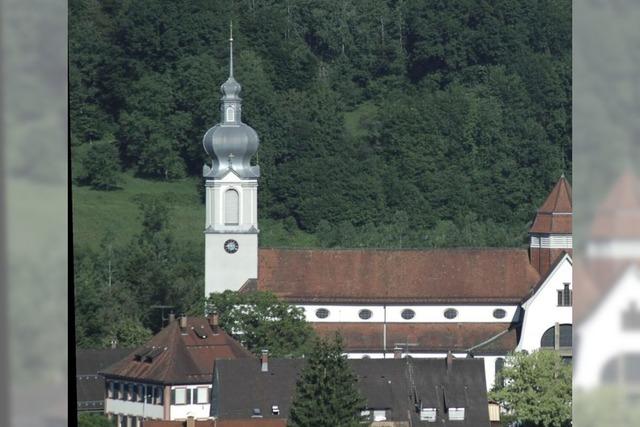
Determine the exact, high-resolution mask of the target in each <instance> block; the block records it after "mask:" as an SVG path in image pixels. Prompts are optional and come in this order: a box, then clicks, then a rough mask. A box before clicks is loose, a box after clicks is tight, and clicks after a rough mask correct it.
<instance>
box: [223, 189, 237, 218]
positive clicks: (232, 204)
mask: <svg viewBox="0 0 640 427" xmlns="http://www.w3.org/2000/svg"><path fill="white" fill-rule="evenodd" d="M239 222H240V197H239V196H238V192H237V191H236V190H227V191H225V193H224V223H225V224H226V225H238V223H239Z"/></svg>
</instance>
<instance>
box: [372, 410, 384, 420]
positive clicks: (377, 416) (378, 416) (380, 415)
mask: <svg viewBox="0 0 640 427" xmlns="http://www.w3.org/2000/svg"><path fill="white" fill-rule="evenodd" d="M373 421H387V411H385V410H384V409H374V410H373Z"/></svg>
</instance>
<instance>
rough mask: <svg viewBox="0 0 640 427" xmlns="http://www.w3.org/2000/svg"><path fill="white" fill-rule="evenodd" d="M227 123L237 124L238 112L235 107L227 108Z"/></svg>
mask: <svg viewBox="0 0 640 427" xmlns="http://www.w3.org/2000/svg"><path fill="white" fill-rule="evenodd" d="M226 115H227V118H226V121H228V122H235V121H236V110H235V109H234V108H233V107H227V110H226Z"/></svg>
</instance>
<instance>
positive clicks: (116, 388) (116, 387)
mask: <svg viewBox="0 0 640 427" xmlns="http://www.w3.org/2000/svg"><path fill="white" fill-rule="evenodd" d="M113 398H114V399H121V398H122V396H121V395H120V383H115V382H114V383H113Z"/></svg>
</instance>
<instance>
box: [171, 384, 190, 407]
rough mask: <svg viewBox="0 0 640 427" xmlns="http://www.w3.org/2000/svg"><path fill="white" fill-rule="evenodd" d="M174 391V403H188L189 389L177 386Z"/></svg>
mask: <svg viewBox="0 0 640 427" xmlns="http://www.w3.org/2000/svg"><path fill="white" fill-rule="evenodd" d="M173 393H174V399H173V401H174V404H176V405H186V404H187V389H186V388H176V389H174V390H173Z"/></svg>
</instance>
